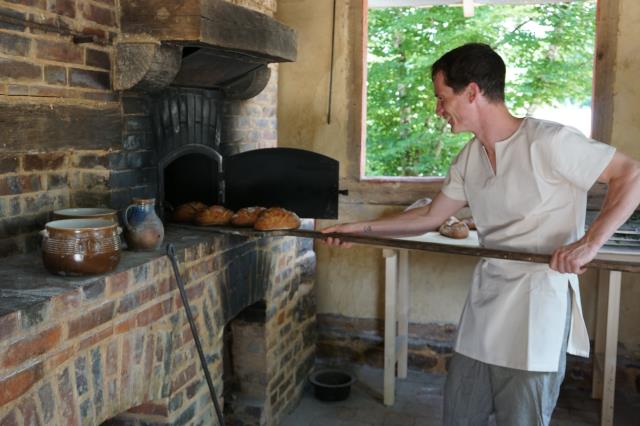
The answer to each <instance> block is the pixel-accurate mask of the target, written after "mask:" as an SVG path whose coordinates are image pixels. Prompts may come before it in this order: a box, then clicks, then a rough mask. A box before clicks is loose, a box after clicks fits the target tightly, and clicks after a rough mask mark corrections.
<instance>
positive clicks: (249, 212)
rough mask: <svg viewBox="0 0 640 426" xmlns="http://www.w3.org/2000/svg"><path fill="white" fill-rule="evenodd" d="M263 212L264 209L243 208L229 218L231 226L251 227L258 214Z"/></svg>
mask: <svg viewBox="0 0 640 426" xmlns="http://www.w3.org/2000/svg"><path fill="white" fill-rule="evenodd" d="M265 210H266V208H265V207H243V208H241V209H240V210H238V211H237V212H235V214H234V215H233V216H231V224H232V225H235V226H253V224H254V223H256V220H257V219H258V216H260V213H262V212H263V211H265Z"/></svg>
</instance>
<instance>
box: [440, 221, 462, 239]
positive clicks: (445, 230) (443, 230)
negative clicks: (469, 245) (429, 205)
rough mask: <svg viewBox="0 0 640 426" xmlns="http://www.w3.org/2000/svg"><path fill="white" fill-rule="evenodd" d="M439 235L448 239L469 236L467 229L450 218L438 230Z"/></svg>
mask: <svg viewBox="0 0 640 426" xmlns="http://www.w3.org/2000/svg"><path fill="white" fill-rule="evenodd" d="M438 231H440V234H441V235H444V236H445V237H449V238H455V239H463V238H467V237H468V236H469V228H468V227H467V225H466V224H465V223H463V222H460V221H459V220H458V219H456V218H455V217H453V216H451V217H450V218H449V219H447V220H446V221H445V222H444V223H443V224H442V225H440V228H439V229H438Z"/></svg>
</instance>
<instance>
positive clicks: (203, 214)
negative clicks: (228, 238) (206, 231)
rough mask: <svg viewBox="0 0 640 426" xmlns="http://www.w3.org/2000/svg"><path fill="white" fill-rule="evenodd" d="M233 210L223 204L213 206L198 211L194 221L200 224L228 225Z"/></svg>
mask: <svg viewBox="0 0 640 426" xmlns="http://www.w3.org/2000/svg"><path fill="white" fill-rule="evenodd" d="M231 216H233V212H232V211H231V210H229V209H227V208H226V207H223V206H211V207H207V208H206V209H204V210H202V211H200V212H198V214H196V217H195V218H194V222H195V223H197V224H198V225H227V224H228V223H229V221H230V220H231Z"/></svg>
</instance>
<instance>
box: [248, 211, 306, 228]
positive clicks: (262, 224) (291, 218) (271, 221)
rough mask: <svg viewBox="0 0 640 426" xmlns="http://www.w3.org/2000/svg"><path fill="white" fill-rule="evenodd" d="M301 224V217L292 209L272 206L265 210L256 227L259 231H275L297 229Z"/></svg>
mask: <svg viewBox="0 0 640 426" xmlns="http://www.w3.org/2000/svg"><path fill="white" fill-rule="evenodd" d="M299 226H300V218H299V217H298V215H297V214H295V213H294V212H292V211H289V210H286V209H283V208H281V207H271V208H268V209H266V210H265V211H263V212H262V213H261V214H260V216H258V219H257V220H256V223H255V224H254V226H253V227H254V228H255V229H257V230H258V231H273V230H276V229H296V228H298V227H299Z"/></svg>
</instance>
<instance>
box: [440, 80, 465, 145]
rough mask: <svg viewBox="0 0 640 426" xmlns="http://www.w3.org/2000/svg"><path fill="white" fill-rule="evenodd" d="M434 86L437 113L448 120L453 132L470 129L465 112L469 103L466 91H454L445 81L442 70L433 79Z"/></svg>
mask: <svg viewBox="0 0 640 426" xmlns="http://www.w3.org/2000/svg"><path fill="white" fill-rule="evenodd" d="M433 88H434V91H435V96H436V100H437V103H436V114H437V115H439V116H440V117H442V118H444V119H445V120H447V123H449V126H451V132H452V133H460V132H465V131H468V130H469V128H468V126H467V125H466V123H465V114H464V111H465V107H466V106H467V104H468V103H467V102H466V101H465V94H464V92H465V91H464V90H463V91H461V92H460V93H458V94H456V93H454V91H453V89H452V88H451V87H450V86H447V84H446V83H445V81H444V74H443V73H442V72H438V73H436V75H435V78H434V79H433Z"/></svg>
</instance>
